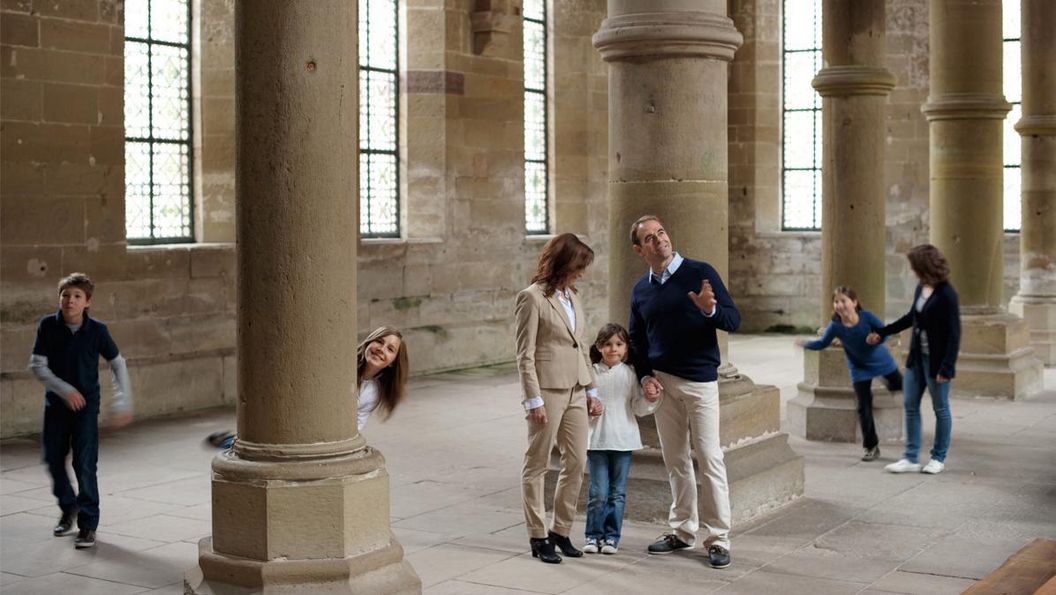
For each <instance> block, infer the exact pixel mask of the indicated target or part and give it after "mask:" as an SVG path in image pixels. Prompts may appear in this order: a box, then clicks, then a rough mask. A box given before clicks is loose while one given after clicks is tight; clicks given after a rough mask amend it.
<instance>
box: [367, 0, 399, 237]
mask: <svg viewBox="0 0 1056 595" xmlns="http://www.w3.org/2000/svg"><path fill="white" fill-rule="evenodd" d="M398 27H399V18H398V6H397V2H396V0H359V233H360V235H361V236H362V237H365V238H392V237H399V236H400V169H399V163H400V137H399V107H400V94H399V88H400V75H399V53H398V48H399V28H398Z"/></svg>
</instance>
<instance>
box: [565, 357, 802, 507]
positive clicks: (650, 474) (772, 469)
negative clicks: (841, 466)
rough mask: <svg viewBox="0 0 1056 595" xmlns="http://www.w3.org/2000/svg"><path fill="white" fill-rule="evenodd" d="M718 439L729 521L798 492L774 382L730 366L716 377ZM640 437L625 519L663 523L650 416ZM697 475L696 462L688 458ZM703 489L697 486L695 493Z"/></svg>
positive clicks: (798, 464) (797, 469)
mask: <svg viewBox="0 0 1056 595" xmlns="http://www.w3.org/2000/svg"><path fill="white" fill-rule="evenodd" d="M719 398H720V409H719V411H720V415H721V419H720V421H719V427H720V432H721V436H720V440H721V442H722V444H724V445H725V446H723V452H724V457H725V460H726V478H727V480H728V481H729V485H730V506H731V509H732V510H731V512H732V516H733V523H734V524H735V525H736V524H738V523H744V522H747V521H749V520H752V519H754V518H757V517H759V516H761V515H764V514H768V513H770V512H773V511H775V510H777V509H779V508H781V507H783V506H785V505H786V504H789V503H791V502H792V501H793V500H795V499H796V498H798V497H800V496H802V495H803V483H804V472H803V457H802V456H800V455H798V454H796V452H795V451H793V450H792V447H791V446H789V444H788V434H786V433H784V432H781V431H780V411H781V409H780V407H781V398H780V394H779V392H778V390H777V387H774V386H765V385H756V384H754V383H753V382H752V381H751V379H749V378H748V377H746V376H742V375H740V374H737V373H736V370H733V371H732V372H731V373H728V374H726V375H724V377H723V378H722V379H721V380H720V381H719ZM638 421H639V423H638V425H639V428H640V429H641V433H642V441H643V443H645V444H647V445H648V446H647V447H646V448H645V449H643V450H640V451H637V452H635V453H634V455H633V458H632V461H631V472H630V477H629V479H628V481H627V493H628V494H632V493H633V494H634V497H633V498H628V499H627V504H626V508H625V509H624V517H625V518H628V519H632V520H636V521H648V522H654V523H660V524H664V523H667V516H668V512H669V511H670V509H671V486H670V483H669V482H668V477H667V469H666V467H664V460H663V456H662V453H661V451H660V448H659V441H658V440H657V439H656V425H655V423H654V420H653V416H651V415H650V416H647V417H644V418H641V419H639V420H638ZM693 465H694V469H695V470H696V474H697V475H696V476H697V479H698V484H699V479H700V477H701V474H700V469H699V468H698V467H697V460H696V458H695V457H694V459H693ZM559 470H560V461H559V459H558V458H557V456H554V457H553V458H552V459H551V465H550V469H549V471H547V474H546V485H547V488H546V490H547V493H552V492H553V489H554V486H555V484H556V482H557V475H558V472H559ZM588 485H589V474H588V475H586V476H584V482H583V489H582V490H580V494H579V496H580V497H579V510H580V511H586V509H587V493H588V489H587V486H588ZM705 489H707V488H706V487H703V486H701V487H699V490H700V491H703V490H705Z"/></svg>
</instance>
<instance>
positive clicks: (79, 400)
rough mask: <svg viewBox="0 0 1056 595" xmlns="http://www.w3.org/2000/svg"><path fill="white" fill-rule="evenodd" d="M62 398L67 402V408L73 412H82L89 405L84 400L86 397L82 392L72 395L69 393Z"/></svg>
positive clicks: (75, 392)
mask: <svg viewBox="0 0 1056 595" xmlns="http://www.w3.org/2000/svg"><path fill="white" fill-rule="evenodd" d="M62 398H63V399H65V400H66V406H68V407H69V408H70V409H71V410H73V411H80V410H81V409H84V406H85V405H87V403H86V402H85V400H84V395H82V394H81V393H80V391H76V390H75V391H73V392H71V393H67V394H66V395H65V396H63V397H62Z"/></svg>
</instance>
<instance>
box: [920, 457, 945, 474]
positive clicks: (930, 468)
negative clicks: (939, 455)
mask: <svg viewBox="0 0 1056 595" xmlns="http://www.w3.org/2000/svg"><path fill="white" fill-rule="evenodd" d="M944 469H946V463H943V462H942V461H936V460H935V459H932V460H930V461H928V464H927V465H924V468H923V469H921V470H920V472H921V473H928V474H931V475H938V474H939V473H942V472H943V470H944Z"/></svg>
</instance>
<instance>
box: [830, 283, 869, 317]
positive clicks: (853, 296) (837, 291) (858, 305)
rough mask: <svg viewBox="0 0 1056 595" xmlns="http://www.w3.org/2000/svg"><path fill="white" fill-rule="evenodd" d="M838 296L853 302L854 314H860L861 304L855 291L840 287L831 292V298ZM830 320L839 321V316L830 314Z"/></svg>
mask: <svg viewBox="0 0 1056 595" xmlns="http://www.w3.org/2000/svg"><path fill="white" fill-rule="evenodd" d="M838 295H845V296H847V297H849V298H850V299H852V300H854V311H855V312H861V311H862V302H859V301H858V294H857V293H855V291H854V290H853V289H851V288H850V287H847V286H846V285H840V286H839V287H837V288H836V289H833V290H832V297H836V296H838ZM832 319H833V320H839V319H840V315H839V314H837V313H836V312H835V311H834V312H833V313H832Z"/></svg>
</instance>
